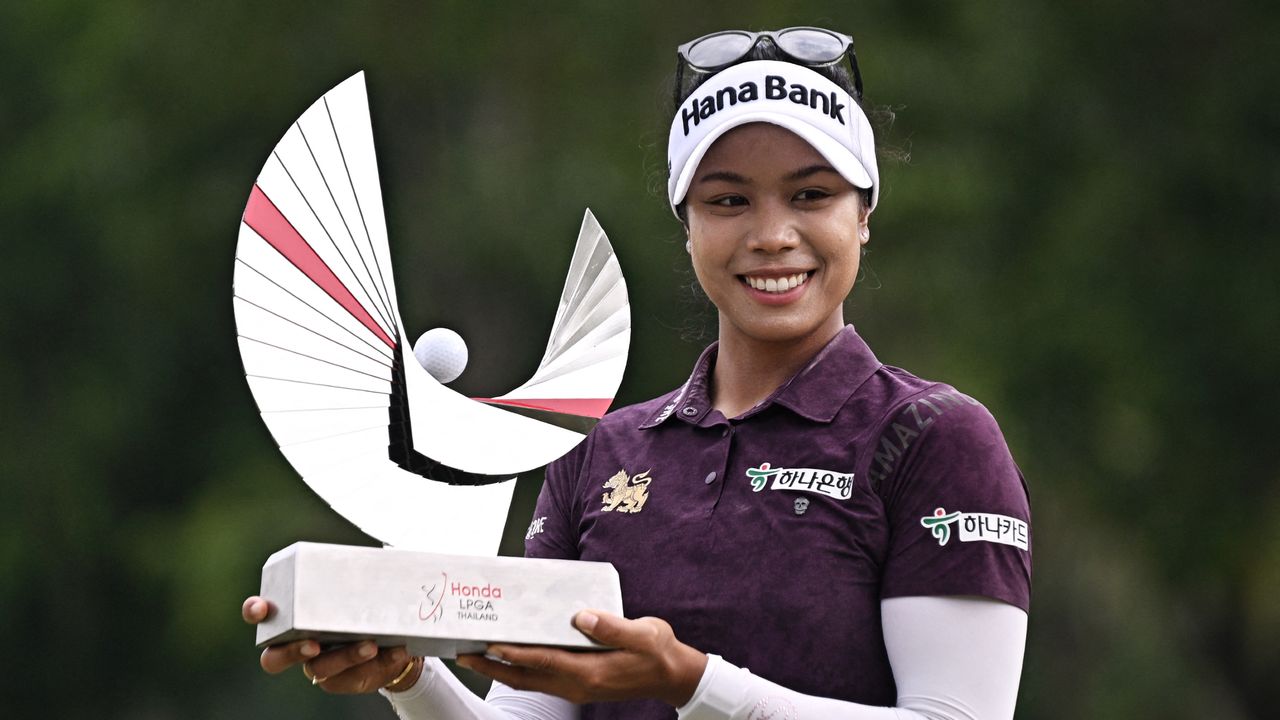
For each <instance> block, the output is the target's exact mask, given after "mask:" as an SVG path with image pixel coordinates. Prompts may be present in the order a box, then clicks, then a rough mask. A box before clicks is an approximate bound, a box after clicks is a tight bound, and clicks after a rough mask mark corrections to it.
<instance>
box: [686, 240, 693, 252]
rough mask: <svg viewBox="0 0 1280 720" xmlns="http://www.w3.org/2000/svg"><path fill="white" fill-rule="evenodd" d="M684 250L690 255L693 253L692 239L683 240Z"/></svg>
mask: <svg viewBox="0 0 1280 720" xmlns="http://www.w3.org/2000/svg"><path fill="white" fill-rule="evenodd" d="M684 251H685V252H687V253H689V254H690V255H692V254H693V241H692V240H685V241H684Z"/></svg>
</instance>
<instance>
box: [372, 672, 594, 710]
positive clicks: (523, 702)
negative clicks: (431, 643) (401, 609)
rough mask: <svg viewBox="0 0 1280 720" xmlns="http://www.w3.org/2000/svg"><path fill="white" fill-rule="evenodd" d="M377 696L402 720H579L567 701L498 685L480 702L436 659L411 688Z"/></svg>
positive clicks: (573, 706)
mask: <svg viewBox="0 0 1280 720" xmlns="http://www.w3.org/2000/svg"><path fill="white" fill-rule="evenodd" d="M380 692H381V693H382V695H383V697H385V698H387V699H388V700H390V701H391V707H392V708H394V709H395V711H396V715H398V716H400V718H401V719H402V720H578V706H577V705H574V704H573V703H571V702H569V701H568V700H563V699H561V698H558V697H554V696H551V695H544V694H542V693H535V692H523V691H520V690H512V689H511V688H509V687H507V686H506V685H503V684H502V683H499V682H495V683H494V684H493V687H491V688H490V689H489V696H488V698H487V699H485V700H481V699H480V698H479V697H478V696H477V695H476V694H475V693H473V692H471V690H470V689H469V688H468V687H467V686H466V685H463V684H462V681H460V680H458V678H456V677H454V675H453V673H451V672H449V668H447V667H445V665H444V663H442V662H440V661H439V660H438V659H436V658H426V659H425V661H424V663H423V666H422V675H421V676H420V677H419V678H418V682H416V683H414V685H413V687H411V688H409V689H408V690H405V691H404V692H398V693H392V692H387V691H386V690H381V691H380Z"/></svg>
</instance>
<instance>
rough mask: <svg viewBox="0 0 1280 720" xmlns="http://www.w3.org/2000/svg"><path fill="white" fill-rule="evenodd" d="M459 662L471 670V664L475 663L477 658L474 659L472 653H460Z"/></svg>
mask: <svg viewBox="0 0 1280 720" xmlns="http://www.w3.org/2000/svg"><path fill="white" fill-rule="evenodd" d="M457 663H458V664H459V665H461V666H462V667H464V668H466V669H468V670H470V669H471V666H472V665H473V664H474V663H475V660H472V659H471V656H470V655H459V656H458V659H457Z"/></svg>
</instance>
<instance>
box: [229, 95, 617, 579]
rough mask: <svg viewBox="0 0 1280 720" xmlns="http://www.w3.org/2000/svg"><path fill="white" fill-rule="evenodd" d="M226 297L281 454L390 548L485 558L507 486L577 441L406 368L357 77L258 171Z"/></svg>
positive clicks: (577, 435) (312, 111) (296, 128)
mask: <svg viewBox="0 0 1280 720" xmlns="http://www.w3.org/2000/svg"><path fill="white" fill-rule="evenodd" d="M593 222H594V221H593ZM584 227H585V226H584ZM600 237H601V238H603V234H602V233H601V234H600ZM604 243H605V245H606V246H607V243H608V241H607V240H605V241H604ZM610 254H611V253H610ZM574 262H575V263H577V254H576V253H575V261H574ZM613 264H614V265H615V266H616V260H614V261H613ZM570 274H571V277H572V276H573V274H574V273H573V271H571V273H570ZM234 295H235V300H234V306H235V314H236V325H237V332H238V335H239V344H240V351H241V357H242V359H243V361H244V367H245V374H246V376H247V377H248V381H249V386H250V389H251V390H252V392H253V395H254V399H255V400H256V401H257V403H258V408H259V410H260V411H261V413H262V417H263V419H264V420H265V421H266V423H267V426H268V428H269V429H270V430H271V433H272V435H273V437H274V438H275V439H276V442H277V443H278V444H279V445H280V449H281V451H282V452H283V453H284V455H285V457H286V458H288V460H289V462H290V463H291V464H292V465H293V467H294V468H295V469H296V470H297V471H298V473H299V474H300V475H302V477H303V479H304V480H305V481H306V482H307V484H308V485H310V486H311V488H312V489H313V490H315V491H316V492H317V493H318V494H320V495H321V497H323V498H324V499H325V500H326V501H327V502H328V503H329V504H330V505H332V506H333V508H334V509H335V510H337V511H338V512H339V513H341V514H342V515H343V516H344V517H346V518H347V519H348V520H350V521H352V522H354V523H355V524H356V525H358V526H359V527H360V528H361V529H363V530H364V531H365V532H367V533H369V534H370V535H372V536H374V537H376V538H378V539H379V540H382V541H383V542H385V543H387V544H389V545H394V546H397V547H405V548H412V549H420V550H430V551H433V552H442V553H458V554H472V555H485V554H494V553H495V552H496V551H497V547H498V542H499V540H500V537H501V534H502V529H503V525H504V524H505V521H506V514H507V508H508V506H509V505H510V499H511V493H512V490H513V489H514V478H513V477H512V476H513V475H515V474H517V473H519V472H523V471H526V470H529V469H532V468H535V467H538V466H541V465H545V464H546V463H548V462H550V461H552V460H554V459H556V458H558V457H560V456H561V455H563V454H564V453H566V452H568V451H569V450H571V449H572V448H573V447H574V446H575V445H576V444H577V443H578V442H579V441H581V440H582V439H583V437H584V435H583V431H584V429H583V428H577V429H567V428H565V427H561V425H564V424H565V423H563V422H561V423H557V422H548V421H546V419H545V418H544V419H539V418H536V417H527V416H523V415H520V414H516V413H512V412H508V411H506V410H504V409H501V408H500V407H497V406H491V405H487V404H484V403H481V402H477V401H475V400H472V399H470V398H467V397H465V396H463V395H461V394H459V393H457V392H455V391H453V390H451V389H449V388H446V387H444V386H443V385H441V384H440V383H438V382H436V380H435V379H434V378H433V377H431V376H430V375H429V374H428V373H427V372H426V371H425V370H423V369H422V367H421V366H420V365H419V364H418V362H417V360H416V359H415V358H414V356H413V348H412V343H411V342H410V341H409V340H408V339H407V338H406V336H405V333H404V329H403V328H404V326H403V323H402V321H401V318H400V314H399V310H398V307H397V303H396V292H395V282H394V278H393V275H392V270H391V256H390V252H389V250H388V244H387V231H386V223H385V219H384V216H383V209H382V193H381V189H380V185H379V180H378V169H377V161H376V156H375V151H374V144H373V133H372V127H371V123H370V120H369V106H368V98H367V96H366V93H365V85H364V77H363V73H358V74H356V75H354V76H352V77H351V78H349V79H348V80H346V81H345V82H343V83H342V84H340V85H338V86H337V87H335V88H334V89H333V90H331V91H329V92H328V93H326V94H325V95H324V96H323V97H322V98H320V100H318V101H316V103H315V104H313V105H312V106H311V107H310V108H309V109H308V110H307V111H306V112H305V113H303V115H302V117H300V118H299V119H298V121H297V122H295V123H294V124H293V126H292V127H290V128H289V130H288V132H286V133H285V136H284V138H283V139H281V141H280V143H279V144H278V145H277V146H276V148H275V150H274V151H273V152H272V154H271V157H270V158H269V159H268V161H267V163H266V165H265V166H264V167H263V169H262V172H261V174H260V175H259V177H258V180H257V183H256V184H255V185H254V187H253V189H252V191H251V193H250V196H249V202H248V204H247V206H246V208H245V213H244V216H243V219H242V222H241V224H240V239H239V243H238V245H237V247H236V265H235V290H234ZM623 297H624V298H625V288H623ZM562 305H563V303H562ZM562 309H563V308H562ZM624 314H625V311H624ZM557 322H559V321H557ZM614 322H616V320H615V321H614ZM627 324H628V326H629V321H628V322H627ZM588 334H589V333H588ZM615 334H616V333H615ZM554 335H555V333H553V336H554ZM583 337H585V334H584V335H582V337H580V338H579V340H577V341H575V342H581V340H582V338H583ZM613 342H614V344H615V345H616V344H617V341H616V340H614V341H613ZM572 344H573V343H570V345H572ZM624 344H625V341H624ZM549 349H550V348H549ZM622 353H623V363H625V353H626V350H625V347H624V349H623V351H622ZM544 364H545V360H544ZM614 364H615V365H618V373H617V377H616V378H612V380H611V384H608V385H607V387H608V391H607V397H608V399H609V400H611V399H612V395H613V393H614V392H615V391H616V388H617V385H618V380H620V377H621V364H619V363H617V362H616V361H614ZM539 370H540V371H541V368H540V369H539ZM611 377H612V376H611ZM536 378H537V375H535V379H536ZM531 382H532V381H531ZM579 394H582V393H579ZM587 394H589V395H592V396H593V397H595V398H596V399H603V398H604V397H605V395H603V394H601V393H599V392H596V393H587ZM566 397H573V396H572V395H569V396H566ZM605 406H606V407H607V402H606V403H605ZM598 409H599V410H600V414H602V413H603V409H604V408H603V407H600V408H598ZM591 414H594V413H591ZM595 416H596V417H598V414H597V415H595Z"/></svg>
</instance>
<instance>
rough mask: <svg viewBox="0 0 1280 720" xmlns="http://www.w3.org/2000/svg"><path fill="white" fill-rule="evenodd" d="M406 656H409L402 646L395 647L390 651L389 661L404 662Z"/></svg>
mask: <svg viewBox="0 0 1280 720" xmlns="http://www.w3.org/2000/svg"><path fill="white" fill-rule="evenodd" d="M408 657H409V652H408V651H407V650H405V649H404V648H396V649H395V650H392V651H391V662H393V663H401V662H404V661H405V660H406V659H408Z"/></svg>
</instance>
